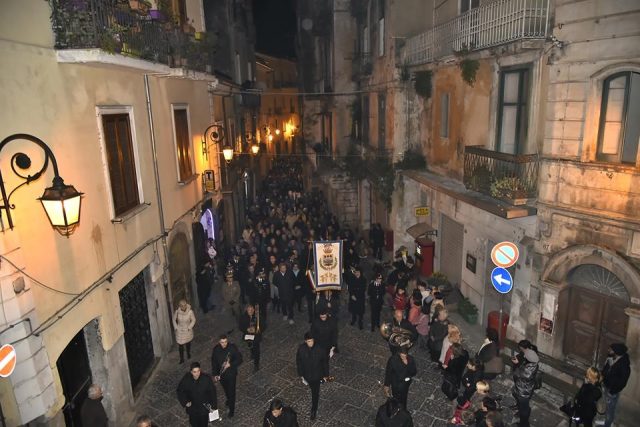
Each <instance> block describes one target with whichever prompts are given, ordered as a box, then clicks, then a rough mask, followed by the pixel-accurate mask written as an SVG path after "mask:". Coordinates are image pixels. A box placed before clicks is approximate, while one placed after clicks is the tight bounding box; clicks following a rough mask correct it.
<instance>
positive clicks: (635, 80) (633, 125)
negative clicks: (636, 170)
mask: <svg viewBox="0 0 640 427" xmlns="http://www.w3.org/2000/svg"><path fill="white" fill-rule="evenodd" d="M638 138H640V73H636V72H631V71H626V72H622V73H617V74H614V75H612V76H610V77H608V78H607V79H606V80H605V81H604V85H603V88H602V108H601V110H600V128H599V132H598V160H602V161H607V162H615V163H629V164H635V163H636V159H637V157H638Z"/></svg>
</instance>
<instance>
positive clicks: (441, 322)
mask: <svg viewBox="0 0 640 427" xmlns="http://www.w3.org/2000/svg"><path fill="white" fill-rule="evenodd" d="M447 316H448V313H447V310H446V309H445V308H444V307H443V306H441V305H440V306H436V309H435V312H434V314H433V321H432V322H431V327H430V328H429V338H428V339H427V347H428V348H429V353H430V355H431V360H433V361H434V362H436V361H438V359H439V358H440V353H441V352H442V342H443V341H444V338H445V337H446V336H447V335H448V334H449V320H448V319H447Z"/></svg>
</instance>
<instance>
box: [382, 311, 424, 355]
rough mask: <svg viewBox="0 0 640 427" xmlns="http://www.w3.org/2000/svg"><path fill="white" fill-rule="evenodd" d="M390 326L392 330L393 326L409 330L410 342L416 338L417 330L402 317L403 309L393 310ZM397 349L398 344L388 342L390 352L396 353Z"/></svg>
mask: <svg viewBox="0 0 640 427" xmlns="http://www.w3.org/2000/svg"><path fill="white" fill-rule="evenodd" d="M391 328H392V330H393V328H400V329H404V330H406V331H409V332H410V333H411V334H410V336H409V339H410V340H411V343H414V342H415V341H416V339H418V331H416V328H415V327H414V326H413V325H412V324H411V323H410V322H409V321H408V320H407V319H405V318H404V311H402V310H394V312H393V319H392V320H391ZM409 347H410V346H409ZM407 348H408V347H407ZM398 349H399V347H398V346H395V345H392V344H391V342H389V350H391V354H394V353H396V352H397V351H398Z"/></svg>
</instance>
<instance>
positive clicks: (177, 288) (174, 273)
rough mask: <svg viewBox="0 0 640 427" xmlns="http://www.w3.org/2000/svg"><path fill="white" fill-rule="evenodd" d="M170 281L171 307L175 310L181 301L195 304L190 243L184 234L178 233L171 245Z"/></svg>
mask: <svg viewBox="0 0 640 427" xmlns="http://www.w3.org/2000/svg"><path fill="white" fill-rule="evenodd" d="M169 281H170V283H171V304H172V305H171V306H172V307H173V308H174V309H175V308H176V307H177V306H178V302H179V301H180V300H181V299H185V300H187V301H189V302H190V303H193V295H192V291H191V261H190V259H189V242H188V240H187V236H186V235H185V234H184V233H176V235H175V236H174V238H173V239H172V240H171V244H170V245H169Z"/></svg>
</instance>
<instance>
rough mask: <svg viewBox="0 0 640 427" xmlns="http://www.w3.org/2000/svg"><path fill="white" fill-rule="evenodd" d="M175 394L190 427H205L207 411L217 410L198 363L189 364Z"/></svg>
mask: <svg viewBox="0 0 640 427" xmlns="http://www.w3.org/2000/svg"><path fill="white" fill-rule="evenodd" d="M176 393H177V395H178V401H179V402H180V404H181V405H182V406H183V407H184V408H185V409H186V411H187V414H188V415H189V424H190V425H191V427H207V425H208V424H209V410H210V409H211V410H215V409H218V398H217V396H216V388H215V386H214V385H213V381H211V376H210V375H209V374H206V373H204V372H202V371H201V370H200V363H198V362H193V363H191V366H190V370H189V372H187V373H186V374H184V377H182V380H180V383H179V384H178V389H177V391H176ZM85 425H93V424H85Z"/></svg>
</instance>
